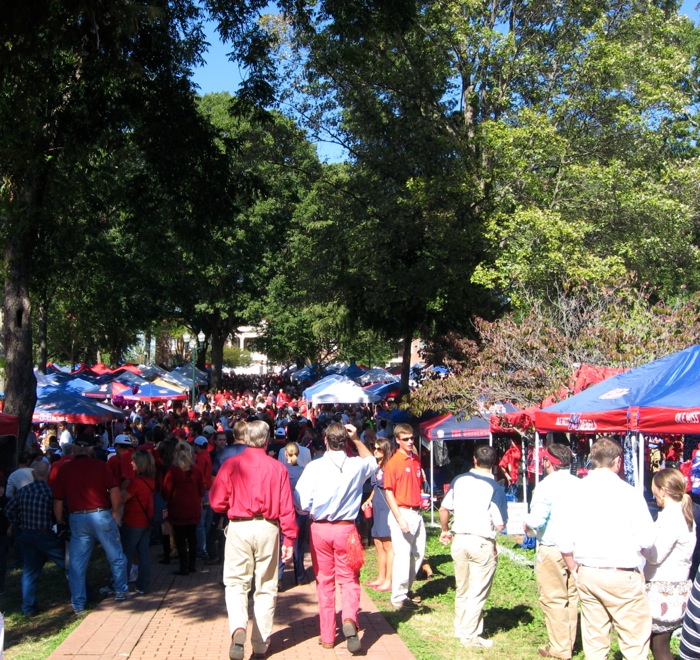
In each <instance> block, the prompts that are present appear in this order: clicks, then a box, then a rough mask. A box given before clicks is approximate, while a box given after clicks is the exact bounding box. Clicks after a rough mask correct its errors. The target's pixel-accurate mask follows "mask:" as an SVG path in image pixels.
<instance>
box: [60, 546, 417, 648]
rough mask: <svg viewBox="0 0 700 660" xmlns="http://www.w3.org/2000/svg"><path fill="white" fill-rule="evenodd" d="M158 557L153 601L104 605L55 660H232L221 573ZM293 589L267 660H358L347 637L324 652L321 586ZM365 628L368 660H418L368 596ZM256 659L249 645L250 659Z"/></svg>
mask: <svg viewBox="0 0 700 660" xmlns="http://www.w3.org/2000/svg"><path fill="white" fill-rule="evenodd" d="M156 557H157V548H154V549H153V574H152V581H151V584H152V592H151V593H150V594H148V595H146V596H134V598H132V599H131V600H129V601H126V602H122V603H116V602H114V601H113V600H112V599H107V600H104V601H102V603H100V604H99V605H98V606H97V607H95V608H94V609H92V610H90V612H89V613H88V614H87V615H86V616H85V618H84V619H83V621H82V622H81V623H80V625H79V626H78V627H77V628H76V629H75V630H74V631H73V632H72V633H71V634H70V635H69V636H68V637H67V638H66V639H65V640H64V641H63V643H62V644H61V645H60V646H59V647H58V648H57V649H56V651H54V653H53V654H52V655H51V656H50V658H49V660H68V659H69V658H74V659H77V660H114V659H116V658H129V659H130V660H162V659H164V658H168V659H175V658H182V659H183V660H199V659H200V658H201V659H207V660H208V659H210V658H228V649H229V645H230V643H231V638H230V636H229V632H228V622H227V618H226V604H225V602H224V589H223V586H222V583H221V576H222V567H221V566H205V565H204V562H201V561H200V562H199V563H200V567H199V571H198V572H197V573H194V574H191V575H188V576H185V577H182V576H176V575H173V574H172V571H173V570H176V569H177V563H175V564H171V565H162V564H159V563H158V562H157V560H156ZM307 558H308V557H307ZM309 575H311V570H310V569H309ZM292 582H293V573H292V571H291V568H288V570H287V572H286V573H285V579H284V584H285V589H284V590H283V591H282V592H281V593H280V594H279V596H278V600H277V612H276V616H275V627H274V630H273V633H272V638H271V642H270V649H269V651H268V657H270V658H280V660H281V659H286V660H323V659H325V660H331V658H334V657H351V656H350V653H349V652H348V650H347V648H346V644H345V640H344V638H343V636H342V633H340V630H339V633H338V637H337V638H336V646H335V648H334V649H333V650H326V649H324V648H322V647H321V646H320V645H319V643H318V607H317V603H316V587H315V583H313V582H312V583H310V584H308V585H300V586H293V585H292ZM359 625H360V628H361V632H360V637H361V639H362V647H363V655H364V657H367V658H386V659H388V658H402V660H403V659H404V658H406V659H410V658H412V657H413V655H412V654H411V653H410V651H409V650H408V648H407V647H406V645H405V644H404V643H403V642H402V641H401V638H400V637H399V636H398V635H397V634H396V633H395V632H394V631H393V629H392V628H391V627H390V626H389V624H388V623H387V622H386V619H384V617H383V616H382V614H381V613H380V612H379V611H378V610H377V608H376V607H375V606H374V603H373V602H372V600H371V599H370V598H369V596H368V595H367V594H366V593H365V592H364V591H363V592H362V597H361V600H360V615H359ZM338 627H339V629H340V620H339V621H338ZM248 640H250V627H249V629H248ZM251 654H252V648H251V646H250V642H249V641H248V642H247V644H246V658H249V657H250V656H251Z"/></svg>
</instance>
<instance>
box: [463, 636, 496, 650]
mask: <svg viewBox="0 0 700 660" xmlns="http://www.w3.org/2000/svg"><path fill="white" fill-rule="evenodd" d="M460 641H461V643H462V646H465V647H467V648H469V647H476V648H482V649H490V648H491V647H492V646H493V640H492V639H484V638H483V637H471V638H470V639H464V638H462V639H461V640H460Z"/></svg>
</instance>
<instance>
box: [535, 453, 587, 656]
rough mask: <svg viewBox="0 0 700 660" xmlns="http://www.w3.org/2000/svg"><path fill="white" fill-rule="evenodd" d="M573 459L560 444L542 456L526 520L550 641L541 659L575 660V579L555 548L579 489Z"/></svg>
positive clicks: (541, 652) (539, 651) (576, 622)
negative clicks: (541, 472)
mask: <svg viewBox="0 0 700 660" xmlns="http://www.w3.org/2000/svg"><path fill="white" fill-rule="evenodd" d="M571 458H572V454H571V450H570V449H569V448H568V447H567V446H566V445H563V444H558V443H555V444H551V445H550V446H549V447H548V448H546V449H543V450H542V466H543V468H544V471H545V474H546V477H545V478H544V479H543V480H542V481H540V483H539V484H538V486H537V488H535V492H534V493H533V495H532V501H531V503H530V513H529V514H528V516H527V517H526V518H525V531H526V532H529V533H532V532H535V533H536V535H537V558H536V560H535V577H536V578H537V590H538V592H539V597H540V607H541V608H542V612H543V614H544V620H545V624H546V625H547V637H548V639H549V643H548V645H547V646H544V647H542V648H539V649H537V652H538V653H539V655H541V656H542V657H543V658H561V659H562V660H568V659H569V658H571V657H573V653H574V643H575V642H576V630H577V628H578V591H577V590H576V579H575V577H574V575H573V573H571V571H570V570H569V569H568V568H567V566H566V564H565V563H564V559H563V557H562V556H561V551H560V550H559V548H558V546H557V536H558V534H559V533H561V529H562V527H563V526H566V524H567V523H568V516H569V513H570V511H571V508H572V507H573V506H574V505H575V503H576V500H577V499H578V494H577V493H578V486H579V485H580V483H581V482H580V480H579V479H578V478H577V477H575V476H574V475H573V474H571V473H570V472H569V468H570V467H571Z"/></svg>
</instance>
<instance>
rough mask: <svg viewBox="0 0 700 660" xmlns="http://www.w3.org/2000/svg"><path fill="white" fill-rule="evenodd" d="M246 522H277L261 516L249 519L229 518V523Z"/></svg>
mask: <svg viewBox="0 0 700 660" xmlns="http://www.w3.org/2000/svg"><path fill="white" fill-rule="evenodd" d="M248 520H267V522H277V521H276V520H270V519H269V518H265V516H263V515H258V516H251V517H250V518H229V521H230V522H246V521H248Z"/></svg>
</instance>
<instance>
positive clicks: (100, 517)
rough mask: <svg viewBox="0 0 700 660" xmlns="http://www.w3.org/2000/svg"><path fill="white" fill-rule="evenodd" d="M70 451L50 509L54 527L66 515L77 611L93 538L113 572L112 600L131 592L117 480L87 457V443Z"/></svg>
mask: <svg viewBox="0 0 700 660" xmlns="http://www.w3.org/2000/svg"><path fill="white" fill-rule="evenodd" d="M73 455H74V458H73V460H72V461H71V462H70V463H66V464H65V465H64V466H63V467H62V468H61V470H60V472H59V473H58V474H57V475H56V481H55V482H54V489H53V497H54V502H53V510H54V515H55V517H56V522H57V523H58V524H59V525H62V524H65V523H66V515H67V516H68V524H69V526H70V541H69V544H68V549H69V552H70V566H69V569H68V584H69V586H70V593H71V604H72V606H73V611H74V612H76V613H80V612H83V611H84V610H85V606H86V605H87V585H86V581H85V576H86V573H87V567H88V564H89V563H90V557H91V556H92V551H93V549H94V547H95V543H96V542H98V543H100V545H101V546H102V548H103V549H104V551H105V554H106V555H107V561H108V562H109V566H110V568H111V571H112V589H113V590H114V600H116V601H123V600H128V599H129V598H131V594H130V593H129V587H128V583H127V573H126V556H125V555H124V552H123V551H122V544H121V540H120V538H119V526H118V523H119V508H120V506H121V496H120V493H119V481H118V480H117V478H116V477H115V476H114V474H113V473H112V471H111V470H110V469H109V467H107V464H106V463H104V462H103V461H100V460H99V459H97V458H93V457H92V456H90V447H89V445H88V444H87V442H86V441H84V440H82V439H81V440H79V441H76V442H75V443H74V447H73Z"/></svg>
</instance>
